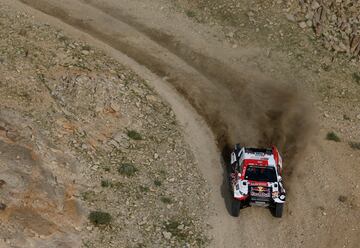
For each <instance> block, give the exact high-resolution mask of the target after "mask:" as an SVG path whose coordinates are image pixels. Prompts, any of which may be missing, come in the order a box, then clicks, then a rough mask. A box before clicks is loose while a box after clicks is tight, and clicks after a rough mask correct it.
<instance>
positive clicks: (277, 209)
mask: <svg viewBox="0 0 360 248" xmlns="http://www.w3.org/2000/svg"><path fill="white" fill-rule="evenodd" d="M283 209H284V203H275V211H274V215H275V217H276V218H281V217H282V214H283Z"/></svg>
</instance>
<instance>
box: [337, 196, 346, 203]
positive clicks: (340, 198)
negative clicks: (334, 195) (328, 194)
mask: <svg viewBox="0 0 360 248" xmlns="http://www.w3.org/2000/svg"><path fill="white" fill-rule="evenodd" d="M338 200H339V201H340V202H346V201H347V197H346V196H344V195H340V196H339V198H338Z"/></svg>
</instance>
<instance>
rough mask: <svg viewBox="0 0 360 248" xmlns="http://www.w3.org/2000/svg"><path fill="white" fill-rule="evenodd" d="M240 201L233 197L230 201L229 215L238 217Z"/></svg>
mask: <svg viewBox="0 0 360 248" xmlns="http://www.w3.org/2000/svg"><path fill="white" fill-rule="evenodd" d="M240 208H241V202H240V201H238V200H235V199H233V200H232V203H231V215H232V216H234V217H238V216H239V214H240Z"/></svg>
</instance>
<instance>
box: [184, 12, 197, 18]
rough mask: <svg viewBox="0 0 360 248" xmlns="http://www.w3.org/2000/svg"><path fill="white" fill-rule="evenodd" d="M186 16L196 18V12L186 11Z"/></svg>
mask: <svg viewBox="0 0 360 248" xmlns="http://www.w3.org/2000/svg"><path fill="white" fill-rule="evenodd" d="M185 14H186V15H187V16H188V17H195V16H196V14H195V12H194V11H192V10H187V11H185Z"/></svg>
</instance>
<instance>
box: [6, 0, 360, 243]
mask: <svg viewBox="0 0 360 248" xmlns="http://www.w3.org/2000/svg"><path fill="white" fill-rule="evenodd" d="M5 2H9V1H5ZM20 2H22V3H24V4H26V5H28V6H30V7H32V8H34V9H37V10H39V11H41V12H43V13H45V14H47V15H49V17H46V16H44V15H42V14H40V13H39V12H36V11H34V10H29V11H32V13H34V15H35V16H37V17H39V18H45V19H46V18H48V19H47V20H48V21H49V22H51V23H53V24H55V25H61V27H62V28H64V29H65V30H68V32H72V33H76V32H79V33H85V34H86V35H85V36H82V38H85V39H87V40H88V41H89V42H93V43H94V44H96V45H97V46H100V47H101V46H104V47H103V48H104V49H105V50H106V51H107V52H109V53H110V54H112V55H113V56H114V57H116V58H117V59H119V60H121V61H122V62H124V63H126V64H128V65H130V66H132V67H133V68H134V69H135V70H136V72H137V73H138V74H139V75H140V76H142V77H144V78H145V79H148V80H149V81H150V82H152V83H153V84H154V86H155V88H156V89H157V90H158V92H159V93H160V94H161V95H162V96H163V97H164V99H165V100H167V101H168V102H169V103H170V104H171V105H172V107H173V109H174V111H175V113H176V115H177V117H178V119H179V121H180V122H181V124H182V125H183V126H184V130H185V132H186V135H187V139H188V142H189V144H190V145H191V147H192V149H193V151H194V154H195V156H196V158H197V160H198V163H199V167H200V169H201V171H202V172H203V174H204V177H205V178H206V179H207V182H208V184H209V187H210V188H211V190H212V194H211V197H210V199H209V200H210V204H211V206H212V208H213V211H212V212H211V213H206V214H208V215H209V220H210V224H211V225H212V227H213V229H212V231H211V234H210V235H211V237H212V238H213V242H212V246H213V247H238V244H239V243H242V244H243V245H244V246H245V247H250V246H251V247H272V246H278V247H356V246H357V243H358V242H359V237H358V233H359V226H358V220H359V186H358V184H357V182H356V178H357V176H358V175H359V174H360V171H359V166H356V165H357V164H359V162H360V161H359V156H357V155H358V151H352V150H351V149H350V148H349V147H348V146H347V145H346V144H340V145H338V144H335V143H331V142H328V141H324V140H323V136H324V132H325V131H324V130H320V132H319V129H318V126H317V125H316V124H317V123H316V121H315V120H316V119H317V117H316V116H317V114H316V113H314V112H315V111H313V110H312V109H313V104H312V101H314V100H313V99H314V98H316V97H317V95H316V93H315V94H310V96H304V95H307V94H308V93H306V92H305V93H304V91H303V90H302V87H301V85H300V84H299V83H298V80H297V75H296V74H294V72H293V70H292V69H291V68H289V67H290V65H289V64H287V63H286V61H285V60H274V58H269V57H268V56H266V52H264V51H265V50H266V49H265V48H262V47H256V46H254V47H251V46H250V47H249V46H247V47H245V48H241V47H240V48H234V47H233V46H232V45H231V44H227V43H224V42H222V41H219V40H218V39H217V38H216V39H215V38H214V37H220V39H221V34H220V31H219V29H217V27H208V26H206V25H202V24H197V23H193V22H192V21H191V20H189V19H188V18H186V17H185V16H184V15H182V14H179V13H177V12H175V11H172V10H171V9H167V8H166V6H167V5H166V4H164V2H161V1H159V2H158V1H155V2H154V3H151V4H149V3H147V2H146V1H125V0H122V1H114V0H106V1H97V0H84V1H69V0H62V1H55V0H49V1H40V0H39V1H35V2H34V1H30V0H29V1H28V0H21V1H20ZM9 4H14V5H17V7H19V8H27V7H24V6H23V5H21V4H20V3H19V2H12V3H10V2H9ZM51 16H52V17H55V18H56V20H54V19H52V18H51ZM59 21H60V22H63V23H65V24H67V25H64V24H61V23H60V22H59ZM179 24H181V25H179ZM74 29H75V30H76V31H75V30H74ZM280 57H282V56H281V55H279V58H280ZM239 58H241V59H239ZM257 64H260V65H261V67H263V68H269V67H273V66H275V67H277V68H278V71H279V72H281V73H278V74H277V75H276V76H273V75H271V77H270V75H268V74H263V73H260V72H259V70H258V68H257V67H256V66H254V65H257ZM269 78H273V80H270V79H269ZM189 103H190V104H191V106H190V104H189ZM194 110H195V111H194ZM200 116H201V117H200ZM205 122H206V124H205ZM356 123H357V125H358V122H356ZM355 125H356V124H355ZM207 126H209V128H207ZM210 130H211V131H210ZM356 132H357V135H358V131H356ZM235 142H240V143H241V144H243V145H269V144H271V143H274V144H276V145H277V146H278V147H279V148H280V150H281V152H282V153H283V154H284V155H285V162H286V168H285V169H286V171H287V173H286V177H285V181H286V185H287V187H288V189H289V200H288V204H287V206H286V212H285V215H284V217H283V219H280V220H279V219H274V218H273V217H272V216H271V214H270V212H269V211H267V210H264V209H258V208H248V209H245V210H244V211H243V212H242V214H241V217H240V218H239V219H235V218H232V217H230V215H229V213H228V211H227V195H226V192H227V189H226V181H225V170H224V169H223V168H224V167H223V163H224V160H225V161H226V156H222V152H226V151H227V149H228V147H229V146H231V145H233V144H234V143H235ZM340 164H341V167H340V166H339V165H340ZM341 195H346V197H347V199H348V200H347V201H345V202H342V201H338V199H339V196H341ZM339 227H341V228H340V229H341V230H339Z"/></svg>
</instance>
